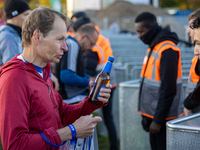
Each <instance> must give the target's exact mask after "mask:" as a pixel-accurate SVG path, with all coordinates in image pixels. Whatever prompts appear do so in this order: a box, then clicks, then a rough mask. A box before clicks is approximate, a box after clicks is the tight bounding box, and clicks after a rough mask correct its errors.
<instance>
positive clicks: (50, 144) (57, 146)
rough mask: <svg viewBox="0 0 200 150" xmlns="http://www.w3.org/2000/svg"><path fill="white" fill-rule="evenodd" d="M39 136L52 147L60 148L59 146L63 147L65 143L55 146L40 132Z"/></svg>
mask: <svg viewBox="0 0 200 150" xmlns="http://www.w3.org/2000/svg"><path fill="white" fill-rule="evenodd" d="M40 135H41V136H42V138H43V139H44V140H45V141H46V142H47V143H48V144H49V145H51V146H52V147H60V146H62V145H64V144H65V143H66V142H67V141H65V142H63V143H62V144H60V145H56V144H53V143H51V142H50V141H49V140H48V139H47V138H46V136H45V135H44V133H43V132H40Z"/></svg>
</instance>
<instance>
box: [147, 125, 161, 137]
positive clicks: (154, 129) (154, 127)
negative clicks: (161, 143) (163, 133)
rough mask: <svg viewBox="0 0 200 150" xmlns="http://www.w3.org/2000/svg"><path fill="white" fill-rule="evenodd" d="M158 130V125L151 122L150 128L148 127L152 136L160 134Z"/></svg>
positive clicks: (159, 126)
mask: <svg viewBox="0 0 200 150" xmlns="http://www.w3.org/2000/svg"><path fill="white" fill-rule="evenodd" d="M160 128H161V125H160V124H157V123H155V122H152V123H151V125H150V127H149V132H150V133H152V134H156V133H158V132H160Z"/></svg>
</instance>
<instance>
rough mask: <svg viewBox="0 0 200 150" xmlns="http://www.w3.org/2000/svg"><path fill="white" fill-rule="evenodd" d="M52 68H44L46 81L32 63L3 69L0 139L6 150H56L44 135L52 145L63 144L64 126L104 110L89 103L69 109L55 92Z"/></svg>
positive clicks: (15, 63)
mask: <svg viewBox="0 0 200 150" xmlns="http://www.w3.org/2000/svg"><path fill="white" fill-rule="evenodd" d="M49 74H50V64H49V63H48V64H47V66H46V67H45V68H43V78H42V77H41V76H40V75H39V73H38V72H37V71H36V69H35V67H34V65H33V64H31V63H26V62H23V61H22V60H20V59H18V58H17V57H14V58H13V59H12V60H11V61H9V62H8V63H6V64H4V65H3V66H2V67H1V68H0V135H1V140H2V145H3V149H4V150H7V149H10V150H47V149H48V150H50V149H51V150H55V149H59V148H54V147H51V146H50V145H49V144H47V143H46V142H45V141H44V139H43V138H42V136H41V135H40V132H44V134H45V136H46V137H47V139H48V140H49V141H50V142H51V143H53V144H61V139H60V137H59V135H58V133H57V132H56V130H57V129H59V128H62V124H64V125H69V124H72V123H73V122H74V121H75V120H76V119H78V118H79V117H81V116H83V115H88V114H90V113H91V112H93V111H94V110H95V109H97V108H99V107H102V106H99V107H97V106H95V105H92V104H91V103H89V102H88V98H87V97H86V98H85V99H84V101H83V102H81V103H78V104H76V105H68V104H66V103H64V102H63V100H62V98H61V96H60V95H59V94H58V93H57V92H56V91H55V90H54V89H53V85H52V81H51V79H50V78H49Z"/></svg>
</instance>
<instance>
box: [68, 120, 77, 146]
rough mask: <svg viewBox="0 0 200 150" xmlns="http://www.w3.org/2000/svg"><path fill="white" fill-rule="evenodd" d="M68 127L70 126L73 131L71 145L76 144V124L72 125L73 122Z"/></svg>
mask: <svg viewBox="0 0 200 150" xmlns="http://www.w3.org/2000/svg"><path fill="white" fill-rule="evenodd" d="M68 127H69V128H70V130H71V132H72V140H71V145H76V129H75V127H74V125H72V124H70V125H68Z"/></svg>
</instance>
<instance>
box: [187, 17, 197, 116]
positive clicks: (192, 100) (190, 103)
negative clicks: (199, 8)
mask: <svg viewBox="0 0 200 150" xmlns="http://www.w3.org/2000/svg"><path fill="white" fill-rule="evenodd" d="M190 27H191V28H192V29H193V30H194V45H195V47H194V54H195V55H196V56H198V58H199V59H200V47H199V45H200V17H197V18H196V19H195V20H194V21H193V22H192V24H191V26H190ZM199 59H198V62H197V64H196V67H195V72H196V74H197V75H200V62H199ZM199 105H200V81H199V82H198V83H197V86H196V88H195V89H194V91H193V92H192V93H190V94H189V95H188V96H187V98H186V99H185V100H184V106H185V108H184V113H185V116H188V115H189V114H190V113H191V110H192V109H194V108H195V107H197V106H199Z"/></svg>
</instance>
